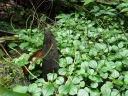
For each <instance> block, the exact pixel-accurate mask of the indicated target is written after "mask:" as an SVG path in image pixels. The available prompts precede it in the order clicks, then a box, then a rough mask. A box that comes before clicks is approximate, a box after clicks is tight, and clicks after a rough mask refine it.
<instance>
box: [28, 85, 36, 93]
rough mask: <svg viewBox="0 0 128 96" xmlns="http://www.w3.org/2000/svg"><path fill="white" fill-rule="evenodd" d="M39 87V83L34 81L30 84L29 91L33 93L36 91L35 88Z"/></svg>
mask: <svg viewBox="0 0 128 96" xmlns="http://www.w3.org/2000/svg"><path fill="white" fill-rule="evenodd" d="M36 88H37V84H36V83H33V84H30V85H29V86H28V91H29V92H30V93H31V92H34V91H35V89H36Z"/></svg>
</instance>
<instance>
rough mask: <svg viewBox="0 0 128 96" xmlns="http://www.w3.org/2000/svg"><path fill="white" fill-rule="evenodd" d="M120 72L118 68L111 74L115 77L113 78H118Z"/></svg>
mask: <svg viewBox="0 0 128 96" xmlns="http://www.w3.org/2000/svg"><path fill="white" fill-rule="evenodd" d="M119 75H120V74H119V72H118V71H117V70H113V72H112V74H111V76H112V77H113V78H117V77H119Z"/></svg>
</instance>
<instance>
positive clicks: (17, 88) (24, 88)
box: [13, 85, 28, 93]
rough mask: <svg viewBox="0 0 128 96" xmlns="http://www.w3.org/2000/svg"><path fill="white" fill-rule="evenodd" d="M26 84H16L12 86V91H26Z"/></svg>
mask: <svg viewBox="0 0 128 96" xmlns="http://www.w3.org/2000/svg"><path fill="white" fill-rule="evenodd" d="M27 89H28V88H27V86H21V85H17V86H15V87H14V88H13V91H15V92H19V93H26V92H27Z"/></svg>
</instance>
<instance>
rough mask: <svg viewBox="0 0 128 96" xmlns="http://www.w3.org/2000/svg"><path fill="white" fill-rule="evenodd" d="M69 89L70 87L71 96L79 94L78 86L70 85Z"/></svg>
mask: <svg viewBox="0 0 128 96" xmlns="http://www.w3.org/2000/svg"><path fill="white" fill-rule="evenodd" d="M69 87H70V92H69V94H70V95H75V94H77V86H76V85H73V84H70V86H69Z"/></svg>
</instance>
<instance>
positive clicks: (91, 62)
mask: <svg viewBox="0 0 128 96" xmlns="http://www.w3.org/2000/svg"><path fill="white" fill-rule="evenodd" d="M89 66H90V67H91V68H97V62H96V61H95V60H91V61H90V62H89Z"/></svg>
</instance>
